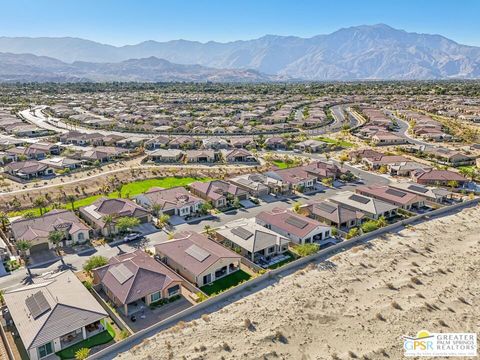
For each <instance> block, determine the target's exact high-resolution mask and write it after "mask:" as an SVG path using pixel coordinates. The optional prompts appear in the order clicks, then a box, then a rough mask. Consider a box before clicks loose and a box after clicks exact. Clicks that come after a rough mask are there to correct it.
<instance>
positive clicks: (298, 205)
mask: <svg viewBox="0 0 480 360" xmlns="http://www.w3.org/2000/svg"><path fill="white" fill-rule="evenodd" d="M301 206H302V203H301V202H299V201H297V202H296V203H295V204H293V212H295V213H297V214H298V212H299V211H300V207H301Z"/></svg>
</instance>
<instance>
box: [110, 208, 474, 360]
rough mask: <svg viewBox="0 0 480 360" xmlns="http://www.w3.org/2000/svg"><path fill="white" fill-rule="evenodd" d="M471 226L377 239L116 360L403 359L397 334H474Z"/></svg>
mask: <svg viewBox="0 0 480 360" xmlns="http://www.w3.org/2000/svg"><path fill="white" fill-rule="evenodd" d="M479 219H480V208H479V207H476V208H471V209H466V210H464V211H462V212H460V213H458V214H455V215H451V216H448V217H444V218H441V219H437V220H433V221H430V222H428V223H423V224H420V225H417V226H415V227H413V228H408V229H404V230H402V231H401V232H400V233H399V234H395V235H391V236H385V237H383V238H379V239H377V240H375V241H373V242H371V243H370V244H367V245H363V246H361V247H357V248H354V249H352V250H350V251H348V252H345V253H342V254H339V255H336V256H335V257H334V258H332V259H331V263H322V264H320V265H319V266H314V265H313V264H312V265H310V266H308V267H307V268H305V269H304V270H300V271H298V272H296V273H295V274H293V275H291V276H287V277H285V278H282V279H279V281H278V283H277V284H276V285H274V286H271V287H268V288H266V289H264V290H262V291H260V292H258V293H255V294H253V295H251V296H249V297H247V298H245V299H242V300H241V301H238V302H236V303H233V304H231V305H229V306H227V307H226V308H224V309H222V310H221V311H219V312H217V313H213V314H210V315H204V316H202V318H201V319H198V320H196V321H192V322H190V323H180V324H178V325H177V326H176V327H174V328H172V329H169V330H167V331H164V332H162V333H159V334H157V335H156V336H154V337H153V338H150V339H147V340H145V341H144V342H143V343H142V344H140V345H139V346H137V347H135V348H133V349H132V350H130V351H129V352H127V353H124V354H121V355H119V356H118V358H119V359H129V360H140V359H142V360H143V359H351V358H358V359H401V358H402V357H403V356H402V355H403V350H402V340H401V336H402V335H404V334H405V335H415V334H416V333H417V331H419V330H421V329H427V330H429V331H431V332H435V331H438V332H455V331H458V332H475V331H477V332H478V330H479V328H480V309H479V306H480V297H479V296H478V294H480V279H479V269H480V235H479V234H480V221H479ZM475 295H476V296H475Z"/></svg>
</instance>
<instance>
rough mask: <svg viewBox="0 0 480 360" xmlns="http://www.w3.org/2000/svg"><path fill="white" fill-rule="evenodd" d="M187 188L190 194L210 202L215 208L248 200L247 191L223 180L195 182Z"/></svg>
mask: <svg viewBox="0 0 480 360" xmlns="http://www.w3.org/2000/svg"><path fill="white" fill-rule="evenodd" d="M189 186H190V191H191V192H192V194H195V195H197V196H198V197H200V198H202V199H204V200H206V201H211V202H212V204H213V206H214V207H216V208H223V207H226V206H227V205H229V203H230V202H231V201H234V200H238V201H242V200H247V199H248V192H247V191H245V190H243V189H241V188H240V187H238V186H236V185H234V184H231V183H228V182H226V181H223V180H213V181H208V182H200V181H196V182H194V183H191V184H190V185H189Z"/></svg>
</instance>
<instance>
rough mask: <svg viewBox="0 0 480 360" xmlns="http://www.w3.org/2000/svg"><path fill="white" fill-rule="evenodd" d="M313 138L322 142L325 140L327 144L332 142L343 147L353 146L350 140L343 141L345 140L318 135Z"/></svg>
mask: <svg viewBox="0 0 480 360" xmlns="http://www.w3.org/2000/svg"><path fill="white" fill-rule="evenodd" d="M315 140H318V141H323V142H326V143H328V144H334V145H336V146H340V147H343V148H351V147H353V144H352V143H351V142H348V141H345V140H337V139H332V138H328V137H324V136H318V137H316V138H315Z"/></svg>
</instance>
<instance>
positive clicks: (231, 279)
mask: <svg viewBox="0 0 480 360" xmlns="http://www.w3.org/2000/svg"><path fill="white" fill-rule="evenodd" d="M250 278H251V276H250V275H249V274H247V273H246V272H245V271H242V270H238V271H235V272H234V273H233V274H230V275H227V276H225V277H224V278H221V279H219V280H215V281H214V282H213V283H211V284H209V285H205V286H203V287H201V288H200V289H201V290H202V291H203V292H204V293H205V294H207V295H209V296H210V295H213V294H218V293H220V292H222V291H225V290H227V289H229V288H231V287H232V286H236V285H238V284H240V283H242V282H244V281H247V280H248V279H250Z"/></svg>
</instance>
